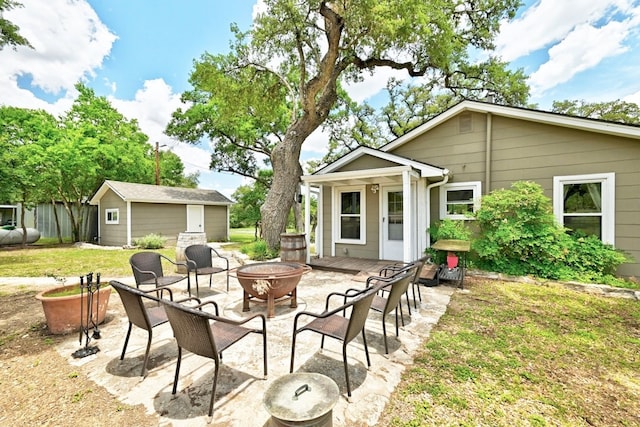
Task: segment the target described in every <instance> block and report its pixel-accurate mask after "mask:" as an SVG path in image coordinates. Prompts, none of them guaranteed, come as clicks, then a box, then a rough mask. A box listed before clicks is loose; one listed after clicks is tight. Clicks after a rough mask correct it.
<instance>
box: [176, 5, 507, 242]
mask: <svg viewBox="0 0 640 427" xmlns="http://www.w3.org/2000/svg"><path fill="white" fill-rule="evenodd" d="M518 6H519V1H518V0H455V1H454V0H438V1H424V0H357V1H353V0H343V1H320V0H297V1H291V0H265V1H264V10H263V12H262V13H260V14H259V15H258V16H257V17H256V18H255V20H254V23H253V26H252V28H251V30H250V31H248V32H247V33H242V32H241V31H240V30H239V29H238V28H236V27H233V30H234V32H235V35H236V38H235V40H234V41H233V42H232V45H231V51H230V52H229V53H228V54H226V55H212V54H209V53H205V54H203V55H202V57H201V58H200V59H199V60H196V61H195V63H194V68H193V71H192V74H191V77H190V83H191V84H192V86H193V90H190V91H187V92H185V93H184V94H183V96H182V99H183V101H184V102H185V103H187V105H188V106H187V107H186V109H179V110H178V111H176V112H175V113H174V117H173V120H172V121H171V123H170V124H169V126H168V127H167V133H168V134H169V135H173V136H176V137H178V138H179V139H181V140H183V141H189V142H194V143H195V142H199V141H201V140H202V139H203V138H209V139H211V140H212V141H213V143H214V153H213V156H212V161H211V167H212V169H216V170H219V171H229V172H234V173H239V174H242V175H245V176H252V177H255V176H256V174H257V171H258V170H259V169H260V167H261V165H260V162H261V161H263V160H266V161H267V162H268V163H270V166H271V168H272V169H273V182H272V185H271V187H270V189H269V192H268V194H267V197H266V199H265V202H264V204H263V205H262V208H261V213H262V223H263V225H264V238H265V240H266V241H267V243H268V245H269V246H270V247H271V248H275V247H277V246H278V245H279V241H280V233H281V232H282V231H283V230H284V227H285V224H286V221H287V214H288V212H289V210H290V207H291V204H292V202H293V201H294V196H295V194H296V192H297V189H298V187H299V180H300V176H301V174H302V169H301V166H300V162H299V158H300V152H301V147H302V144H303V143H304V142H305V140H306V139H307V137H308V136H309V135H310V134H311V133H312V132H313V131H314V130H316V129H317V128H318V127H320V126H321V125H322V124H323V123H324V122H325V121H326V120H327V118H328V117H330V114H331V112H332V110H334V109H335V107H336V106H337V105H338V103H339V101H340V100H341V95H343V94H344V91H343V90H341V85H344V83H347V82H354V81H358V80H361V79H362V78H363V76H365V75H366V74H368V73H372V72H374V71H375V70H376V69H377V68H379V67H389V68H392V69H396V70H403V71H405V72H406V74H407V76H409V77H423V78H425V79H427V80H428V81H429V82H430V84H429V85H428V86H429V87H431V88H432V89H433V90H434V91H443V90H449V91H452V92H454V93H455V92H458V91H462V90H465V89H466V88H469V87H470V88H471V89H472V90H475V91H484V92H485V94H486V92H487V91H491V88H492V85H491V80H492V75H493V74H495V73H503V74H504V75H509V72H508V71H506V64H504V63H502V62H500V61H498V60H496V59H494V58H491V57H487V59H486V60H484V61H479V60H478V57H479V56H480V55H478V53H479V52H490V51H491V49H492V48H493V45H492V40H493V38H494V35H495V34H496V32H497V30H498V29H499V24H500V22H501V21H502V20H503V19H508V18H512V17H513V16H514V14H515V12H516V9H517V7H518ZM507 80H508V79H507ZM347 102H348V100H347Z"/></svg>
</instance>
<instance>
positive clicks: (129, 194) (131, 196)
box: [89, 180, 233, 205]
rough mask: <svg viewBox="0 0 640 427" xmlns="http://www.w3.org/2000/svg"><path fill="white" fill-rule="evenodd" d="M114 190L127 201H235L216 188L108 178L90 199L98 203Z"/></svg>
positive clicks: (93, 202)
mask: <svg viewBox="0 0 640 427" xmlns="http://www.w3.org/2000/svg"><path fill="white" fill-rule="evenodd" d="M107 190H112V191H113V192H114V193H116V194H117V195H118V197H120V198H121V199H122V200H124V201H126V202H140V203H172V204H190V205H231V204H233V202H232V201H231V200H229V199H228V198H227V197H225V196H224V195H223V194H222V193H220V192H218V191H216V190H205V189H202V188H183V187H167V186H164V185H149V184H135V183H131V182H121V181H111V180H106V181H105V182H104V183H103V184H102V185H101V186H100V188H99V189H98V191H96V193H95V194H94V195H93V197H92V198H91V200H90V201H89V203H90V204H92V205H97V204H98V203H99V201H100V199H101V198H102V196H104V194H105V193H106V192H107Z"/></svg>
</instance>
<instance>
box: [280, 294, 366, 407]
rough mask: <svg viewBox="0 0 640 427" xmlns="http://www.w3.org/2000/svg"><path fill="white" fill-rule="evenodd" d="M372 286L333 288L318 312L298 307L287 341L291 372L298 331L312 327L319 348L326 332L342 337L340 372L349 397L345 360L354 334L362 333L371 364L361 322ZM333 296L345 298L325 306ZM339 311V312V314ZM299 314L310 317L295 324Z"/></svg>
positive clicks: (362, 321)
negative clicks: (352, 289) (348, 291)
mask: <svg viewBox="0 0 640 427" xmlns="http://www.w3.org/2000/svg"><path fill="white" fill-rule="evenodd" d="M375 293H376V289H375V288H367V289H364V290H361V291H359V292H357V293H351V294H349V295H347V294H346V293H341V292H333V293H330V294H329V295H328V296H327V299H326V304H325V311H323V312H322V313H312V312H309V311H302V312H300V313H298V314H296V317H295V319H294V322H293V339H292V342H291V365H290V366H289V372H290V373H291V372H293V366H294V356H295V349H296V337H297V335H298V334H299V333H300V332H302V331H313V332H317V333H319V334H321V335H322V341H321V343H320V348H324V337H325V336H328V337H331V338H335V339H337V340H340V341H342V343H343V344H342V358H343V362H344V376H345V379H346V382H347V396H349V397H351V383H350V382H349V369H348V364H347V344H349V343H350V342H351V341H352V340H353V339H354V338H355V337H356V336H358V334H362V341H363V343H364V351H365V354H366V356H367V367H369V366H371V360H370V358H369V349H368V347H367V337H366V336H365V332H364V325H365V323H366V321H367V315H368V313H369V308H370V307H371V302H372V301H373V298H374V296H375ZM333 296H341V297H344V298H345V300H347V302H346V303H345V304H343V305H341V306H340V307H337V308H335V309H333V310H329V301H330V298H331V297H333ZM341 313H342V314H341ZM301 316H310V317H313V318H314V319H313V320H312V321H310V322H309V323H307V324H306V325H304V326H302V327H300V328H298V320H299V319H300V317H301Z"/></svg>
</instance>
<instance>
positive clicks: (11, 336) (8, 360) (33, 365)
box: [0, 290, 158, 426]
mask: <svg viewBox="0 0 640 427" xmlns="http://www.w3.org/2000/svg"><path fill="white" fill-rule="evenodd" d="M35 294H36V291H35V290H30V291H24V290H22V291H18V292H16V293H11V294H5V295H0V372H1V375H0V387H2V390H3V396H4V397H3V398H2V400H1V401H0V424H2V425H23V426H36V425H37V426H43V425H48V426H64V425H71V424H73V425H92V426H132V425H135V426H156V425H158V417H157V416H156V415H150V414H147V413H146V411H145V408H144V407H143V406H142V405H137V406H130V405H125V404H123V403H121V402H120V401H118V399H116V398H115V397H114V396H112V395H111V394H109V392H107V391H106V390H105V389H104V388H103V387H100V386H98V385H96V383H95V382H93V381H91V380H90V379H89V378H87V376H86V375H85V374H83V373H82V371H81V370H79V369H78V368H77V367H75V366H71V365H69V364H68V363H67V361H66V360H65V358H64V357H62V356H61V355H60V354H58V352H57V350H56V345H57V344H59V343H60V342H61V341H62V340H68V339H69V336H63V337H61V336H55V335H51V334H49V333H48V331H47V327H46V324H45V319H44V314H43V312H42V306H41V304H40V302H39V301H38V300H36V299H35ZM79 348H80V345H79Z"/></svg>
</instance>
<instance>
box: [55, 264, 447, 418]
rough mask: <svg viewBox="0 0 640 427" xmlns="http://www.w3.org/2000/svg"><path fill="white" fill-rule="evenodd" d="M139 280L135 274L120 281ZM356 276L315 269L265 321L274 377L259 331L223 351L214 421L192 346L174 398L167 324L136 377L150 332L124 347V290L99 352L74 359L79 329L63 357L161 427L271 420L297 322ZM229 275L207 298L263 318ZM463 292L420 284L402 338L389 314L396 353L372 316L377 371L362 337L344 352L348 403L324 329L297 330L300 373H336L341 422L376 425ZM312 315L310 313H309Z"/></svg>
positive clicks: (203, 362) (181, 289)
mask: <svg viewBox="0 0 640 427" xmlns="http://www.w3.org/2000/svg"><path fill="white" fill-rule="evenodd" d="M120 281H123V282H125V283H128V284H133V280H132V278H124V279H120ZM362 286H363V283H362V282H361V281H357V280H354V276H353V275H350V274H344V273H335V272H328V271H311V272H309V273H307V274H305V275H304V276H303V277H302V279H301V281H300V284H299V285H298V307H297V308H291V307H289V303H288V302H283V303H281V304H278V305H276V316H275V317H274V318H271V319H269V320H268V321H267V342H268V368H269V374H268V378H267V379H266V380H265V379H263V378H262V347H261V337H260V336H258V335H252V336H249V337H248V338H245V339H243V340H242V341H240V342H239V343H237V344H235V345H234V346H232V347H230V348H229V349H227V350H226V351H225V352H224V358H223V364H222V367H221V370H220V377H219V380H218V390H217V393H216V403H215V406H214V416H213V419H212V421H211V424H208V422H209V417H208V416H207V412H208V407H209V399H210V396H211V394H210V393H211V387H212V379H213V367H214V364H213V361H211V360H210V359H205V358H203V357H200V356H197V355H194V354H191V353H188V352H185V354H183V362H182V367H181V370H180V379H179V384H178V392H177V393H176V395H172V394H171V389H172V384H173V377H174V373H175V367H176V360H177V347H176V344H175V340H174V339H173V336H172V332H171V327H170V325H169V324H168V323H167V324H165V325H161V326H159V327H157V328H154V331H153V343H152V346H151V353H150V361H149V366H148V368H149V373H148V376H147V377H146V378H144V379H143V378H141V377H140V376H139V374H140V370H141V364H142V360H143V356H144V350H145V346H146V342H147V333H146V331H143V330H140V329H137V328H135V327H134V329H133V332H132V335H131V339H130V341H129V345H128V348H127V353H126V355H125V358H124V360H122V361H121V360H120V353H121V351H122V345H123V342H124V337H125V334H126V330H127V317H126V315H125V313H124V309H123V307H122V305H121V303H120V300H119V298H118V295H117V293H115V292H113V293H112V295H111V300H110V302H109V309H108V313H107V321H106V322H105V324H103V325H101V326H100V333H101V337H102V338H101V339H99V340H93V341H91V342H90V345H97V346H98V348H99V349H100V351H99V352H98V353H97V354H95V355H91V356H87V357H85V358H81V359H74V358H73V357H72V353H73V352H75V351H76V350H78V349H79V348H81V346H82V345H84V342H83V344H82V345H80V343H79V341H78V336H77V335H75V334H73V335H71V336H70V338H69V339H68V340H65V342H64V343H62V344H60V345H59V346H58V351H59V353H60V354H61V355H62V356H63V357H65V358H67V360H68V362H69V363H70V364H72V365H76V366H78V367H79V368H80V369H82V371H83V372H85V373H86V374H87V375H88V376H89V377H90V378H91V379H92V380H93V381H95V382H96V383H97V384H99V385H101V386H103V387H105V388H106V389H107V390H108V391H109V392H110V393H112V394H113V395H114V396H116V397H117V398H118V399H119V400H121V401H122V402H123V403H125V404H131V405H136V404H142V405H144V406H145V407H146V408H147V410H148V412H150V413H155V414H158V415H159V417H160V423H159V425H161V426H176V427H178V426H204V425H221V426H222V425H223V426H243V427H244V426H267V425H269V423H270V414H269V413H268V412H267V410H266V408H265V406H264V405H263V397H264V394H265V392H266V391H267V389H268V388H269V386H270V385H271V384H272V382H273V381H275V380H276V379H277V378H280V377H282V376H284V375H287V374H289V363H290V357H291V336H292V332H293V320H294V317H295V315H296V313H298V312H300V311H304V310H307V311H312V312H318V313H319V312H321V311H322V310H323V309H324V304H325V297H326V295H327V294H329V293H330V292H332V291H344V290H346V289H348V288H352V287H358V288H360V287H362ZM172 288H173V289H175V290H176V295H175V298H176V299H178V298H180V297H185V296H186V285H185V286H181V285H180V284H178V285H176V286H173V287H172ZM225 289H226V283H225V281H224V277H223V276H222V275H217V277H216V276H214V285H213V287H212V288H211V289H209V288H208V287H204V289H203V287H201V293H200V296H201V298H202V299H203V300H213V301H216V303H217V304H218V305H219V307H220V309H221V311H222V313H221V314H223V315H224V316H226V317H230V318H236V319H240V318H242V317H245V316H247V315H251V314H253V313H264V314H265V315H266V304H258V303H252V304H251V310H250V312H248V313H246V312H244V313H243V312H242V288H241V286H240V284H239V283H238V281H237V280H236V279H235V278H231V279H230V290H229V292H228V293H227V292H225ZM454 292H456V289H454V288H453V287H449V286H443V285H441V286H437V287H422V288H421V293H422V302H421V303H420V302H419V309H418V310H417V311H416V310H413V300H411V301H410V302H411V306H412V315H411V316H409V315H408V313H407V310H406V301H405V300H404V299H403V304H404V313H405V326H404V327H401V329H400V336H399V337H398V338H396V337H395V335H394V327H393V324H394V317H393V316H392V315H390V316H388V317H387V326H388V327H387V331H388V333H389V355H385V354H384V344H383V337H382V319H381V317H380V315H379V314H378V313H375V312H373V311H372V312H371V313H370V315H369V319H368V321H367V326H366V333H367V342H368V344H369V351H370V354H371V365H372V366H371V368H370V369H368V370H367V368H366V359H365V354H364V348H363V345H362V341H361V339H360V338H358V339H356V340H355V341H354V342H352V343H351V344H349V346H348V349H347V354H348V357H349V359H348V361H349V373H350V377H351V385H352V390H353V392H352V398H351V399H350V400H351V402H349V400H348V399H347V391H346V383H345V378H344V370H343V363H342V343H341V342H338V341H335V340H332V339H327V340H326V342H325V349H324V350H323V351H321V350H320V335H318V334H315V333H311V332H303V333H301V334H300V335H298V342H297V345H296V355H295V368H294V372H317V373H322V374H324V375H326V376H328V377H330V378H331V379H333V380H334V381H335V382H336V383H337V385H338V388H339V390H340V398H339V399H338V402H337V404H336V406H335V407H334V410H333V425H334V426H374V425H376V423H377V420H378V418H379V416H380V414H381V412H382V411H383V409H384V407H385V405H386V403H387V401H388V399H389V396H390V394H391V392H392V391H393V390H394V388H395V387H396V385H397V384H398V382H399V381H400V376H401V374H402V372H403V370H404V369H406V368H407V367H408V366H410V365H411V364H412V362H413V356H414V354H415V352H416V351H417V350H418V349H419V347H420V345H421V343H423V342H424V340H425V339H426V338H427V337H428V336H429V333H430V331H431V328H432V327H433V326H434V325H435V324H436V323H437V322H438V319H439V318H440V316H442V314H443V313H444V312H445V310H446V307H447V304H448V303H449V300H450V297H451V295H452V294H453V293H454ZM308 319H309V318H308Z"/></svg>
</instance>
